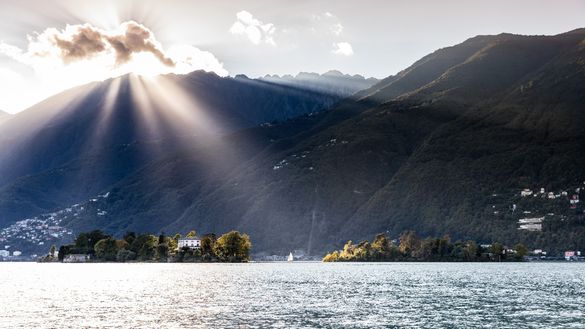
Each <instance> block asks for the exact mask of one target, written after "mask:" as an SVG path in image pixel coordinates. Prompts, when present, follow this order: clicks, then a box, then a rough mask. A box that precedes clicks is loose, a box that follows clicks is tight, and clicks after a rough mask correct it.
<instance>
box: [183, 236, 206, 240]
mask: <svg viewBox="0 0 585 329" xmlns="http://www.w3.org/2000/svg"><path fill="white" fill-rule="evenodd" d="M193 240H201V238H200V237H198V236H195V237H191V238H180V239H179V241H193Z"/></svg>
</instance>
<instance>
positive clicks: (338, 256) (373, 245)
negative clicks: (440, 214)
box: [323, 231, 528, 262]
mask: <svg viewBox="0 0 585 329" xmlns="http://www.w3.org/2000/svg"><path fill="white" fill-rule="evenodd" d="M527 254H528V249H527V248H526V247H525V246H524V245H523V244H516V245H515V246H514V248H513V249H509V248H507V247H506V246H504V245H502V244H501V243H499V242H494V243H492V244H490V245H479V244H478V243H477V242H475V241H472V240H469V241H457V242H455V243H452V242H451V239H450V238H449V237H448V236H444V237H441V238H437V237H428V238H425V239H423V238H421V237H419V236H418V235H417V234H416V233H415V232H414V231H407V232H404V233H403V234H402V235H401V236H400V238H399V242H398V243H396V242H395V241H393V240H390V239H389V238H388V237H387V236H386V235H385V234H378V235H376V237H375V238H374V241H372V242H369V241H362V242H360V243H358V244H357V245H356V244H353V243H352V242H351V241H348V242H347V243H346V244H345V246H344V247H343V250H340V251H337V250H336V251H333V252H332V253H329V254H327V255H326V256H325V257H324V258H323V261H324V262H396V261H400V262H402V261H423V262H449V261H452V262H494V261H495V262H501V261H522V260H523V259H524V256H526V255H527Z"/></svg>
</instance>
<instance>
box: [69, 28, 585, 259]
mask: <svg viewBox="0 0 585 329" xmlns="http://www.w3.org/2000/svg"><path fill="white" fill-rule="evenodd" d="M584 32H585V30H576V31H573V32H569V33H565V34H559V35H557V36H534V37H527V36H516V35H510V34H502V35H497V36H479V37H475V38H471V39H469V40H467V41H465V42H463V43H462V44H459V45H455V46H452V47H447V48H443V49H440V50H437V51H436V52H434V53H432V54H429V55H427V56H425V57H423V59H421V60H419V61H417V62H416V63H414V64H413V65H412V66H411V67H409V68H406V69H405V70H403V71H402V72H401V73H399V74H397V75H395V76H391V77H388V78H386V79H383V80H381V81H380V82H378V83H377V84H375V85H373V86H372V87H369V88H366V89H364V90H362V91H360V92H357V93H355V94H353V95H352V96H349V97H348V98H346V99H344V100H342V101H340V102H338V103H336V105H335V106H334V107H333V108H331V109H330V110H328V111H322V112H319V113H315V114H310V115H309V114H307V115H306V116H298V117H296V118H292V119H289V120H287V121H283V122H280V123H274V124H270V125H262V126H256V127H249V128H245V129H243V130H238V131H233V132H231V133H228V134H225V135H224V136H223V137H221V138H219V139H218V140H215V141H214V142H210V143H209V144H207V145H201V146H194V145H191V146H192V147H189V148H182V149H178V150H174V151H171V152H169V153H167V154H165V155H163V156H161V157H160V158H158V159H156V160H154V161H151V162H149V163H147V164H145V165H144V166H141V167H140V168H139V169H138V170H136V171H134V172H132V173H130V174H128V175H126V176H125V177H124V178H123V179H121V180H119V181H117V182H116V183H114V184H112V185H110V186H108V187H104V189H103V190H101V191H100V193H105V192H108V193H109V197H108V198H107V199H104V200H102V201H100V203H99V209H100V210H101V211H106V212H107V215H105V216H98V215H97V214H96V213H93V214H86V215H84V216H82V217H77V218H69V219H68V220H67V221H66V225H68V227H70V228H72V229H74V230H76V231H79V230H87V229H91V228H95V227H100V228H103V229H105V230H106V231H108V232H110V233H114V234H118V235H119V234H122V233H123V232H125V231H126V230H134V231H156V230H161V231H165V232H186V231H189V230H190V229H192V228H196V229H198V230H199V231H201V232H223V231H225V230H229V229H238V230H240V231H244V232H247V233H249V234H250V235H251V236H252V237H253V239H254V241H255V248H256V249H255V250H256V252H257V253H264V254H267V253H277V254H278V253H280V254H282V253H286V252H287V250H292V249H304V250H305V251H306V252H307V253H309V254H320V253H322V252H324V251H326V250H331V249H337V248H340V247H341V244H342V243H343V242H344V241H347V240H348V239H352V240H354V241H355V240H359V239H364V238H371V235H373V234H375V233H379V232H387V233H388V234H390V235H391V236H397V235H399V234H400V233H401V232H402V231H404V230H410V229H414V230H417V231H418V232H419V233H420V234H422V235H433V236H440V235H444V234H449V235H451V236H452V238H453V239H474V240H478V241H483V242H485V243H490V242H492V241H496V240H497V241H501V242H503V243H512V242H514V243H516V242H523V243H526V244H527V245H528V246H530V247H534V248H546V249H548V250H550V251H555V252H558V251H560V250H563V249H565V250H569V249H571V248H578V247H579V248H580V247H582V246H583V245H585V225H584V223H585V218H584V215H583V214H584V213H583V211H584V210H585V209H584V208H582V205H581V204H578V205H577V206H576V207H575V208H572V207H571V204H570V202H569V197H572V195H573V194H575V195H577V197H579V195H580V192H576V189H578V188H583V186H582V183H583V182H585V175H584V174H583V173H582V171H581V170H580V168H582V167H583V165H585V149H584V146H583V145H585V144H584V143H582V140H583V138H585V129H584V128H583V127H585V125H583V123H584V122H585V113H584V112H583V110H582V104H583V103H584V102H585V99H584V97H585V90H584V89H583V88H585V87H583V86H585V46H584V43H583V41H584V40H585V34H584ZM524 58H526V59H527V60H523V59H524ZM541 187H542V188H544V189H545V191H547V193H548V192H549V191H550V192H552V193H553V196H555V195H557V194H558V195H562V194H561V192H567V191H569V192H570V195H567V196H560V197H558V198H557V197H556V196H555V198H553V199H551V198H549V197H548V195H547V194H546V195H545V194H538V198H536V197H534V198H530V199H526V198H522V197H521V196H520V193H519V192H520V191H521V190H522V189H525V188H530V189H534V190H540V188H541ZM584 190H585V189H584ZM571 191H575V192H571ZM583 197H585V196H583ZM512 205H516V206H517V209H516V207H512ZM95 206H96V207H97V206H98V205H95ZM512 208H513V209H514V210H511V209H512ZM524 212H530V214H528V213H526V214H525V213H524ZM550 214H553V215H550ZM525 216H544V217H545V218H546V220H545V221H544V223H543V229H542V231H535V232H530V231H525V230H520V229H519V226H518V222H519V220H520V219H522V218H523V217H525Z"/></svg>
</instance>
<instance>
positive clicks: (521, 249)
mask: <svg viewBox="0 0 585 329" xmlns="http://www.w3.org/2000/svg"><path fill="white" fill-rule="evenodd" d="M514 250H515V251H516V254H515V255H514V257H515V258H516V260H523V259H524V257H525V256H526V255H528V248H526V246H525V245H523V244H521V243H519V244H517V245H515V246H514Z"/></svg>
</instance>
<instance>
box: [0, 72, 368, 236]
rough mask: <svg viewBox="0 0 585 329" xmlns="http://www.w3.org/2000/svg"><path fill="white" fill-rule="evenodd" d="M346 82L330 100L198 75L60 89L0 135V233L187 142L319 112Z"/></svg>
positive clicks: (333, 98) (337, 96) (297, 89)
mask: <svg viewBox="0 0 585 329" xmlns="http://www.w3.org/2000/svg"><path fill="white" fill-rule="evenodd" d="M339 80H340V81H343V78H340V79H339ZM371 83H373V81H372V82H371ZM324 84H327V85H328V86H329V88H330V89H331V90H334V88H335V87H334V85H331V81H326V82H324ZM351 84H352V83H351V82H349V83H346V84H343V87H342V88H343V89H340V90H339V91H338V92H337V93H334V94H330V93H324V92H319V91H314V90H312V89H303V88H302V86H294V87H293V86H287V85H282V84H278V83H274V82H271V83H269V82H265V81H262V80H254V79H247V78H242V77H237V78H231V77H227V78H222V77H219V76H217V75H215V74H213V73H206V72H202V71H199V72H193V73H191V74H188V75H184V76H181V75H169V76H165V77H162V78H159V79H157V80H156V81H154V82H153V81H149V80H145V79H142V78H140V77H137V76H132V75H129V76H123V77H120V78H116V79H111V80H108V81H105V82H99V83H98V82H96V83H92V84H89V85H86V86H81V87H77V88H74V89H71V90H68V91H66V92H64V93H62V94H59V95H56V96H54V97H51V98H50V99H47V100H46V101H44V102H42V103H40V104H37V105H35V106H33V107H32V108H30V109H28V110H26V111H24V112H21V113H18V114H16V115H14V116H13V117H12V118H11V124H10V125H9V126H7V127H3V129H1V130H0V150H2V152H0V227H1V226H3V225H6V224H8V223H10V222H12V221H14V220H17V219H19V218H22V217H25V216H30V215H34V214H38V213H42V212H46V211H50V210H52V209H56V208H59V207H64V206H67V205H69V204H72V203H76V202H79V201H81V200H84V199H87V198H88V197H89V196H92V195H94V194H95V193H98V192H99V191H101V190H103V189H104V188H105V187H107V186H110V185H112V184H114V183H115V182H117V181H119V180H120V179H122V178H123V177H125V176H126V175H128V174H129V173H131V172H133V171H134V170H136V169H138V168H139V167H141V166H143V165H144V164H145V163H148V162H149V161H152V160H153V159H157V158H159V157H161V156H164V155H165V154H168V153H170V152H172V151H174V150H178V149H181V148H182V147H186V146H188V145H192V144H194V143H195V141H197V142H198V143H199V142H201V141H203V140H205V139H207V138H212V136H213V135H216V134H225V133H229V132H232V131H236V130H238V129H242V128H246V127H253V126H257V125H259V124H262V123H267V122H268V123H269V122H273V123H274V122H278V121H283V120H287V119H289V118H293V117H297V116H300V115H305V114H310V113H313V112H318V111H322V110H324V109H327V108H328V107H330V106H331V105H333V104H335V103H336V102H338V101H339V100H341V99H342V98H343V97H346V96H348V95H350V94H351V93H354V92H356V91H358V90H359V89H361V88H362V87H363V85H364V84H363V82H360V83H357V84H355V85H354V87H353V88H352V87H348V86H351ZM340 88H341V87H340ZM161 90H164V94H163V93H162V92H161Z"/></svg>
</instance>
